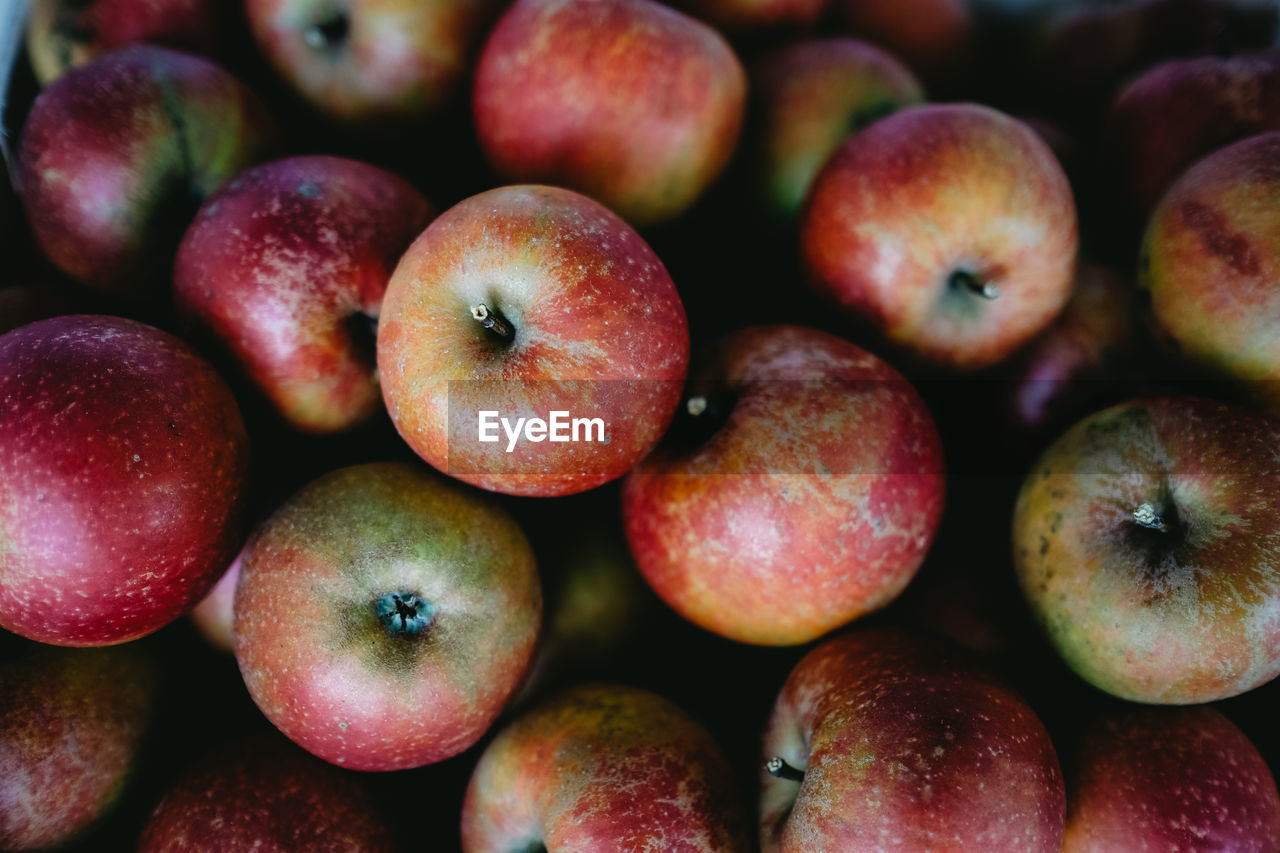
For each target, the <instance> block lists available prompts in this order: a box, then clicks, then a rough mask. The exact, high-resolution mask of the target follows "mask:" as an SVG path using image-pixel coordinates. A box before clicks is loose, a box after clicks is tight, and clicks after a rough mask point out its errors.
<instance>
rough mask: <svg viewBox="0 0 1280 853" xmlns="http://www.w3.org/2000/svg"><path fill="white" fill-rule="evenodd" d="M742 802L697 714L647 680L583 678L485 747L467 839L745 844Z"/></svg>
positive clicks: (469, 849)
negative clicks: (646, 686) (648, 686)
mask: <svg viewBox="0 0 1280 853" xmlns="http://www.w3.org/2000/svg"><path fill="white" fill-rule="evenodd" d="M743 811H744V810H743V808H742V806H741V802H740V800H739V797H738V791H737V789H736V785H735V784H734V779H733V775H732V770H731V768H730V765H729V763H728V761H727V760H726V759H725V757H724V755H723V753H722V752H721V750H720V747H719V745H718V744H717V743H716V742H715V739H714V738H712V736H711V735H710V734H709V733H708V732H707V731H706V730H705V729H704V728H703V727H702V726H701V725H700V724H699V723H698V722H697V721H696V720H694V719H693V718H692V717H690V716H689V715H688V714H686V713H685V712H684V711H682V710H681V709H680V708H678V707H676V706H675V705H674V704H672V703H671V702H669V701H667V700H666V699H664V698H662V697H661V696H658V695H656V694H654V693H650V692H648V691H647V690H641V689H639V688H635V687H626V686H622V685H612V684H587V685H579V686H576V687H572V688H570V689H568V690H566V691H564V692H563V693H560V694H558V695H557V696H555V697H553V698H552V699H549V700H547V701H546V702H543V703H542V704H540V705H539V706H538V707H536V708H534V709H533V710H531V711H529V712H528V713H526V714H524V715H523V716H521V717H520V718H519V719H517V720H516V721H515V722H513V723H512V724H510V725H509V726H507V727H506V728H505V729H504V730H502V731H501V732H500V733H499V734H498V736H497V737H496V738H494V739H493V741H492V742H490V744H489V746H488V747H487V748H486V749H485V751H484V754H483V755H481V756H480V762H479V763H478V764H477V765H476V769H475V772H474V773H473V774H472V776H471V782H470V784H468V786H467V793H466V799H465V800H464V802H463V807H462V849H463V850H464V851H466V853H489V851H493V853H498V851H506V850H526V849H546V850H547V851H548V853H591V851H597V850H705V851H744V853H745V851H746V850H748V849H749V847H748V844H747V832H746V817H745V814H744V813H743ZM537 844H541V845H543V847H542V848H536V847H535V846H534V845H537Z"/></svg>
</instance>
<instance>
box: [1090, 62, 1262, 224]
mask: <svg viewBox="0 0 1280 853" xmlns="http://www.w3.org/2000/svg"><path fill="white" fill-rule="evenodd" d="M1268 130H1280V50H1273V51H1271V52H1269V53H1263V54H1257V55H1251V56H1239V57H1229V58H1222V57H1203V58H1199V59H1184V60H1177V61H1171V62H1166V63H1163V64H1161V65H1157V66H1156V67H1155V68H1152V69H1151V70H1150V71H1148V72H1147V73H1145V74H1143V75H1142V76H1141V77H1139V78H1138V79H1136V80H1134V81H1133V82H1132V83H1130V84H1129V85H1127V86H1125V87H1124V88H1123V89H1122V90H1121V91H1120V93H1119V94H1118V95H1116V99H1115V101H1113V102H1112V104H1111V110H1110V113H1109V114H1108V116H1107V125H1106V129H1105V134H1106V137H1105V143H1104V144H1105V152H1104V157H1105V158H1106V160H1107V167H1108V168H1109V170H1110V171H1109V175H1110V179H1111V180H1114V181H1115V184H1114V186H1115V187H1116V188H1117V189H1116V193H1115V196H1116V197H1117V198H1118V200H1119V201H1120V202H1121V203H1122V204H1123V205H1124V208H1125V210H1126V212H1127V213H1128V214H1129V216H1130V217H1131V218H1132V219H1134V220H1136V221H1137V223H1138V225H1139V226H1141V225H1142V224H1143V223H1145V222H1146V220H1147V218H1148V217H1149V216H1150V214H1151V210H1152V208H1154V207H1155V205H1156V202H1157V201H1159V200H1160V196H1161V195H1162V194H1163V193H1164V191H1165V190H1167V189H1168V188H1169V185H1170V184H1172V183H1173V182H1174V180H1175V179H1176V178H1177V177H1178V176H1179V175H1181V174H1182V173H1183V172H1185V171H1186V170H1187V168H1188V167H1189V166H1191V165H1192V164H1193V163H1195V162H1196V161H1197V160H1199V159H1200V158H1202V157H1204V156H1205V155H1206V154H1209V153H1210V152H1212V151H1213V150H1214V149H1217V148H1221V147H1222V146H1224V145H1226V144H1227V143H1229V142H1234V141H1236V140H1237V139H1243V138H1245V137H1247V136H1253V135H1254V134H1257V133H1262V132H1263V131H1268Z"/></svg>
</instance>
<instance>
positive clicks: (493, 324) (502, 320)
mask: <svg viewBox="0 0 1280 853" xmlns="http://www.w3.org/2000/svg"><path fill="white" fill-rule="evenodd" d="M471 316H472V317H474V318H475V319H476V322H478V323H479V324H480V325H481V326H483V327H484V328H486V329H488V330H489V331H490V332H492V333H493V334H494V335H495V336H497V337H498V338H499V339H500V340H502V341H503V342H510V341H512V340H514V339H515V336H516V330H515V327H513V326H512V325H511V323H510V321H508V320H507V318H506V317H503V316H502V315H501V314H499V313H498V312H497V311H492V310H490V309H489V306H488V305H485V304H484V303H483V302H481V303H480V304H478V305H472V306H471Z"/></svg>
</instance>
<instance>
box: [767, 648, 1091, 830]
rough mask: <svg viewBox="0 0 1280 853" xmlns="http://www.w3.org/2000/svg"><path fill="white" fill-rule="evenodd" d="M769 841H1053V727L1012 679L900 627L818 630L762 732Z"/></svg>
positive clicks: (1059, 814)
mask: <svg viewBox="0 0 1280 853" xmlns="http://www.w3.org/2000/svg"><path fill="white" fill-rule="evenodd" d="M764 754H765V757H766V759H767V760H768V763H767V765H766V767H767V770H768V771H769V772H768V774H767V775H764V777H763V778H764V783H763V787H762V790H761V797H760V813H761V814H760V821H761V823H760V841H761V846H762V848H763V849H764V851H765V853H773V851H809V850H889V849H895V850H930V851H935V853H969V851H972V853H988V851H992V850H1017V851H1019V853H1035V851H1045V853H1057V850H1058V847H1059V845H1060V844H1061V843H1062V827H1063V819H1064V812H1065V806H1066V795H1065V792H1064V791H1063V787H1062V772H1061V770H1060V769H1059V767H1058V758H1057V754H1056V753H1055V752H1054V749H1053V744H1052V742H1050V740H1049V734H1048V732H1046V731H1045V729H1044V726H1043V725H1042V724H1041V723H1040V720H1039V719H1038V718H1037V717H1036V715H1035V712H1033V711H1032V710H1031V708H1030V706H1028V705H1027V703H1026V702H1025V701H1023V699H1022V698H1021V697H1020V696H1018V694H1017V693H1015V692H1014V691H1013V690H1012V689H1011V688H1009V687H1008V686H1006V685H1005V684H1003V683H1002V682H1000V681H999V680H997V679H995V678H993V677H992V676H990V675H987V674H986V673H984V672H983V671H982V670H980V669H978V668H976V667H974V666H973V665H972V664H970V663H968V659H967V658H964V657H961V656H960V655H959V654H958V653H956V652H953V651H952V650H951V649H949V648H947V647H945V646H942V645H939V644H937V643H934V642H930V641H926V640H923V639H921V638H920V637H917V636H914V635H912V634H909V633H906V632H904V631H900V630H896V629H880V630H869V631H859V632H855V633H853V634H846V635H843V636H840V637H836V638H834V639H831V640H828V641H827V642H825V643H823V644H822V645H821V646H818V647H817V648H816V649H814V650H813V651H811V652H809V654H807V655H805V657H804V658H803V659H802V660H801V661H800V663H798V664H797V665H796V667H795V669H793V670H792V671H791V675H790V676H788V677H787V681H786V683H785V684H784V685H783V687H782V692H781V693H780V694H779V696H778V700H777V703H776V704H775V705H774V709H773V715H772V718H771V719H770V721H769V726H768V729H767V731H766V733H765V740H764Z"/></svg>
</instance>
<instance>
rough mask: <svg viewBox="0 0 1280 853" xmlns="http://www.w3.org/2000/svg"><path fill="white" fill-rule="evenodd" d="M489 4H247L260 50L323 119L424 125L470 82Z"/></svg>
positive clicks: (390, 0)
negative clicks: (423, 120)
mask: <svg viewBox="0 0 1280 853" xmlns="http://www.w3.org/2000/svg"><path fill="white" fill-rule="evenodd" d="M494 6H495V0H325V2H315V0H245V12H246V14H247V16H248V19H249V25H250V28H251V29H252V31H253V35H254V38H255V39H256V41H257V43H258V47H259V48H260V49H261V51H262V53H263V54H264V55H265V56H266V57H267V59H268V60H270V61H271V63H272V64H273V65H274V66H275V68H276V70H277V71H278V72H279V73H280V75H281V76H282V77H283V78H284V79H285V81H286V82H288V83H289V85H291V86H292V87H293V88H294V89H295V90H296V91H297V92H298V93H299V94H300V95H302V96H303V97H304V98H305V99H306V100H307V101H308V102H310V103H311V104H312V105H313V106H315V107H316V108H318V109H319V110H321V111H322V112H324V113H326V114H328V115H330V116H332V117H334V118H337V119H340V120H342V121H348V122H362V123H368V122H379V121H385V120H409V119H420V118H423V117H425V116H428V115H430V114H432V113H437V112H439V111H440V109H441V108H442V107H444V106H445V105H447V104H448V103H449V102H450V101H451V100H452V99H453V97H454V96H455V95H456V94H457V93H458V92H459V91H460V89H461V88H462V86H463V84H464V83H465V82H466V77H467V74H468V72H469V71H470V64H471V62H472V60H473V56H472V54H473V51H474V49H475V48H476V46H477V41H478V40H479V38H480V37H481V36H482V35H483V29H484V27H485V26H487V24H488V22H489V19H490V17H491V15H492V12H493V10H494Z"/></svg>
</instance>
